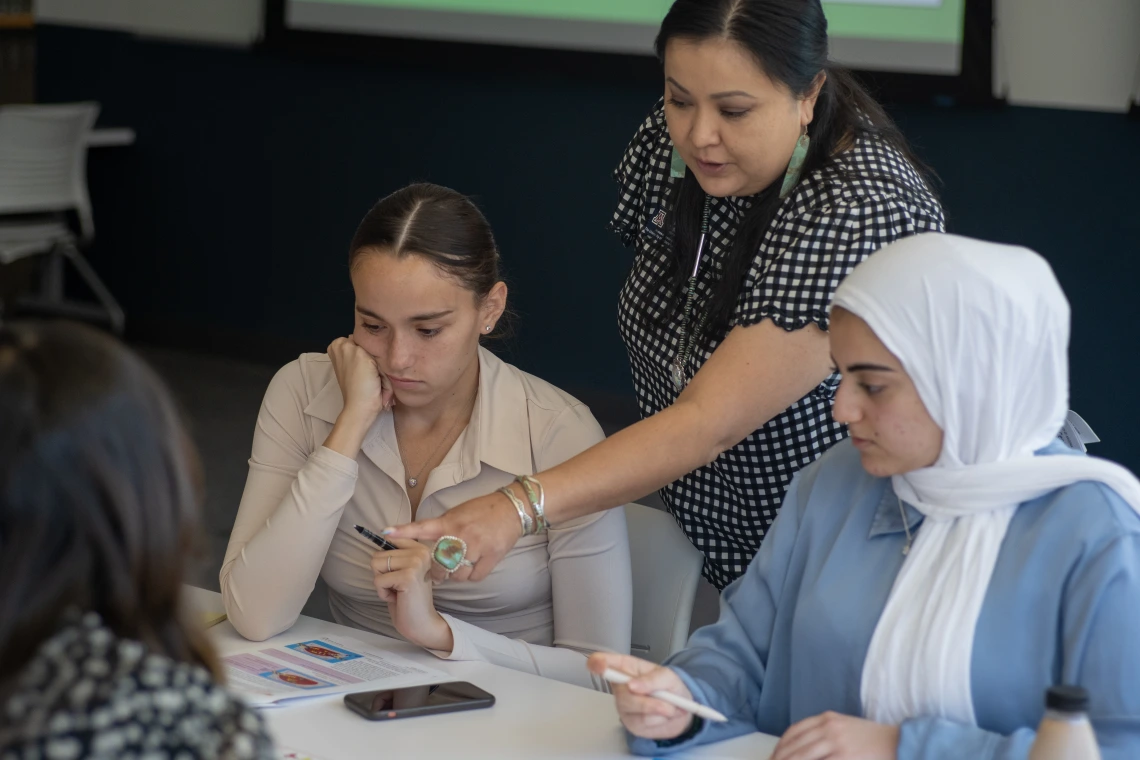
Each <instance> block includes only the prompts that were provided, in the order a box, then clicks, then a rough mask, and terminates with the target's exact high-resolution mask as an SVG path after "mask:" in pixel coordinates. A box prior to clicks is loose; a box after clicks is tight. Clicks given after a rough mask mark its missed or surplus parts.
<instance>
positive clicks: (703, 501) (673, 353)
mask: <svg viewBox="0 0 1140 760" xmlns="http://www.w3.org/2000/svg"><path fill="white" fill-rule="evenodd" d="M657 54H658V57H659V58H660V59H661V61H662V63H663V65H664V74H665V95H664V98H663V100H662V101H660V102H659V103H658V104H657V105H656V106H655V107H654V108H653V109H652V111H651V112H650V114H649V117H648V118H647V119H646V120H645V122H644V123H643V124H642V125H641V127H640V128H639V129H638V130H637V132H636V134H635V135H634V138H633V141H632V142H631V143H630V145H629V148H628V149H627V150H626V152H625V155H624V156H623V158H622V160H621V162H620V164H619V165H618V168H617V171H616V172H615V177H616V179H617V182H618V185H619V189H620V197H619V200H618V207H617V210H616V212H615V214H614V217H613V221H612V223H611V227H612V228H613V229H614V231H615V232H617V233H618V234H619V235H620V236H621V238H622V241H623V242H624V243H625V244H626V245H627V246H629V247H631V248H633V250H634V261H633V267H632V269H631V271H630V274H629V278H628V279H627V281H626V284H625V287H624V288H623V289H622V292H621V297H620V300H619V304H620V305H619V321H620V326H621V332H622V336H623V338H624V340H625V343H626V347H627V349H628V351H629V357H630V364H631V367H632V370H633V380H634V386H635V390H636V392H637V396H638V402H639V404H640V407H641V412H642V415H643V417H644V419H643V420H642V421H641V422H639V423H637V424H635V425H632V426H630V427H629V428H626V429H625V430H623V431H621V432H620V433H617V434H616V435H614V436H613V437H611V438H609V439H608V440H606V441H603V442H602V443H600V444H598V445H596V446H594V447H593V448H591V449H588V450H587V451H585V452H583V453H582V454H580V455H578V456H577V457H575V458H573V459H571V460H569V461H567V462H566V463H564V464H562V465H559V466H558V467H556V468H553V469H551V470H547V471H545V472H540V473H537V475H536V479H537V481H538V482H539V483H541V484H542V486H543V490H544V492H545V493H544V494H537V496H538V498H536V494H535V493H533V492H534V491H536V490H537V489H535V488H534V487H533V486H532V487H531V488H530V491H532V493H530V494H528V493H527V489H526V488H524V487H523V485H525V484H518V485H516V486H514V487H513V488H514V496H515V497H517V498H511V495H510V494H506V493H495V494H492V495H489V496H487V497H483V498H480V499H476V500H473V501H470V502H467V503H465V504H462V505H460V506H458V507H456V508H455V509H453V510H451V511H450V512H448V513H447V514H446V515H444V516H443V517H442V518H439V519H436V520H431V521H427V522H424V523H417V524H414V525H410V526H401V527H400V528H399V529H398V530H397V531H395V533H396V534H397V535H400V536H404V537H412V538H419V539H437V538H440V537H441V536H452V537H458V538H460V539H462V540H463V542H462V543H465V545H466V555H465V557H466V560H467V561H469V562H471V563H473V566H468V565H466V563H464V564H462V565H460V566H459V567H458V569H456V570H455V571H454V573H453V577H454V578H456V579H459V580H463V579H467V578H470V579H472V580H480V579H482V578H483V577H485V576H486V575H487V574H488V573H489V572H490V571H491V570H492V569H493V567H494V565H495V563H497V562H498V560H499V559H500V558H501V557H502V556H503V555H504V554H505V553H506V552H507V551H508V550H509V549H510V547H511V546H512V545H513V544H514V542H515V541H516V540H517V539H518V537H519V535H520V532H522V531H525V530H527V529H528V528H527V527H526V525H527V518H525V517H523V513H524V512H525V513H526V514H527V515H529V516H534V512H535V506H540V507H541V508H542V510H543V511H544V514H545V518H546V520H547V521H548V522H549V524H550V526H551V527H550V529H551V530H557V527H558V525H559V524H560V523H562V522H564V521H566V520H569V519H571V518H573V517H577V516H579V515H583V514H586V513H589V512H593V511H598V510H601V509H606V508H609V507H613V506H615V505H619V504H622V503H623V502H626V501H629V500H632V499H636V498H638V497H640V496H642V495H644V494H645V493H648V492H650V491H652V490H653V489H657V488H660V489H661V495H662V497H663V499H664V500H665V503H666V504H667V505H668V507H669V511H670V512H671V513H672V514H673V515H674V516H675V517H676V519H677V521H678V523H679V524H680V525H681V527H682V528H683V529H684V530H685V532H686V533H687V534H688V536H689V538H690V539H691V540H692V542H693V543H694V544H695V545H696V546H697V548H699V549H700V550H701V551H702V552H703V553H704V555H705V571H704V573H705V577H706V578H707V579H708V580H709V581H711V582H712V583H713V584H714V585H716V586H717V587H718V588H721V589H723V588H724V587H725V586H726V585H727V584H729V583H730V582H732V581H733V580H735V579H736V578H737V577H739V576H740V575H741V574H742V573H743V572H744V570H745V568H746V567H747V566H748V563H749V562H750V561H751V559H752V557H753V555H754V554H755V553H756V551H757V549H758V548H759V546H760V541H761V540H762V539H763V537H764V534H765V532H766V531H767V529H768V527H769V525H771V523H772V520H774V519H775V517H776V513H777V511H778V509H779V507H780V502H781V501H782V499H783V497H784V492H785V490H786V489H787V487H788V484H789V483H790V481H791V478H792V476H793V475H794V474H795V473H796V472H797V471H798V470H799V469H800V468H802V467H804V466H805V465H807V464H809V463H810V462H812V461H814V460H815V459H816V458H817V457H818V456H819V455H820V454H822V453H823V452H824V451H825V450H826V449H827V448H828V447H829V446H831V445H832V444H834V443H835V442H837V441H839V440H841V439H842V438H843V437H845V435H846V431H845V429H844V427H843V426H842V425H840V424H838V423H836V422H835V421H834V420H833V419H832V417H831V412H830V405H831V399H832V397H833V396H834V394H835V390H836V387H837V385H838V379H839V378H838V375H837V373H836V372H835V369H834V367H833V365H832V362H831V359H830V357H829V354H828V339H827V329H828V305H829V303H830V301H831V297H832V293H833V292H834V291H835V288H836V287H837V286H838V285H839V283H840V281H841V280H842V279H843V278H844V277H845V276H846V275H847V273H848V272H850V271H851V269H852V268H854V267H855V265H857V264H858V263H859V262H860V261H862V260H863V259H865V258H866V257H867V256H869V255H871V254H872V253H874V252H875V251H877V250H878V249H879V248H882V247H883V246H884V245H886V244H887V243H890V242H892V241H894V240H897V239H899V238H902V237H905V236H908V235H913V234H916V233H919V232H930V231H937V232H941V231H943V225H944V219H943V215H942V209H941V207H940V206H939V203H938V201H937V199H936V198H935V197H934V195H933V194H932V192H931V190H930V188H929V186H928V184H927V181H926V179H925V178H924V176H923V173H922V171H921V169H919V168H918V167H917V165H916V161H915V160H914V158H913V157H912V155H911V152H910V150H909V149H908V148H907V145H906V142H905V141H904V139H903V137H902V135H901V134H900V133H899V131H898V129H897V128H896V127H895V126H894V125H893V124H892V123H891V121H890V119H889V117H888V116H887V115H886V114H885V113H884V112H883V110H882V108H881V107H880V106H879V105H878V104H877V103H876V102H875V101H874V100H873V99H872V98H871V97H870V96H869V95H868V94H867V93H866V92H865V91H864V90H863V89H862V88H861V87H860V86H859V84H858V83H857V82H856V81H855V80H854V79H853V78H852V77H851V76H850V75H849V74H848V73H847V72H845V71H842V70H840V69H837V68H835V67H833V66H831V65H830V64H829V63H828V40H827V21H826V19H825V18H824V15H823V10H822V8H821V6H820V2H819V0H677V1H676V2H675V3H674V4H673V6H672V8H671V9H670V11H669V13H668V15H667V16H666V18H665V20H664V22H663V23H662V26H661V31H660V34H659V36H658V38H657ZM520 474H530V473H520ZM531 529H533V527H532V528H531ZM445 548H446V547H445ZM452 548H454V545H453V546H452ZM445 564H447V563H446V560H445ZM439 572H440V574H441V575H442V574H443V568H442V567H441V568H440V571H439Z"/></svg>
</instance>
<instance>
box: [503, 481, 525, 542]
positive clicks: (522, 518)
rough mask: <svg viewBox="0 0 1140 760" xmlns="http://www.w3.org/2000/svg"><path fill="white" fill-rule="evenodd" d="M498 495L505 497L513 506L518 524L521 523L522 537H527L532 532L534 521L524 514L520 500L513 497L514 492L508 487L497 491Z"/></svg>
mask: <svg viewBox="0 0 1140 760" xmlns="http://www.w3.org/2000/svg"><path fill="white" fill-rule="evenodd" d="M499 493H501V494H503V495H504V496H506V497H507V498H508V499H510V500H511V504H514V505H515V510H516V511H517V512H518V513H519V522H520V523H522V534H521V535H523V536H529V535H531V534H532V533H533V531H534V520H532V519H531V516H530V515H528V514H527V513H526V508H525V507H524V506H523V502H522V499H520V498H519V497H517V496H515V492H514V491H512V490H511V488H510V486H503V487H502V488H500V489H499Z"/></svg>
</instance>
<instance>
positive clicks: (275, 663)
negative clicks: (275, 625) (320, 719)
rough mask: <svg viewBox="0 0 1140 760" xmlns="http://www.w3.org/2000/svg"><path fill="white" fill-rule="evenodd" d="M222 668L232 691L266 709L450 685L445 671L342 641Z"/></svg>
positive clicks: (265, 652)
mask: <svg viewBox="0 0 1140 760" xmlns="http://www.w3.org/2000/svg"><path fill="white" fill-rule="evenodd" d="M222 663H223V664H224V665H225V669H226V680H227V683H228V685H229V687H230V689H232V690H233V691H235V692H237V693H238V694H240V695H241V696H242V697H244V698H245V699H246V701H248V702H249V703H251V704H254V705H261V706H270V705H279V704H282V703H284V702H288V701H290V700H295V699H306V698H311V697H322V696H328V695H330V694H344V693H347V692H354V691H369V690H371V689H391V688H398V687H403V686H423V685H426V684H432V683H440V682H443V681H448V680H450V679H449V678H448V676H447V674H446V673H444V672H443V671H440V670H436V669H435V668H429V667H426V666H424V665H418V664H416V663H414V662H412V661H411V660H409V659H407V658H405V657H401V656H400V655H398V654H394V653H392V652H385V651H383V650H380V649H375V648H373V647H370V646H368V645H367V644H364V643H363V642H360V641H357V640H356V639H351V638H346V637H341V636H324V637H321V638H319V639H310V640H309V641H300V642H297V643H296V644H287V645H285V646H279V647H269V648H267V649H262V650H259V651H256V652H247V653H245V654H235V655H230V656H229V657H223V658H222Z"/></svg>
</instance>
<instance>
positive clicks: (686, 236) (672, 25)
mask: <svg viewBox="0 0 1140 760" xmlns="http://www.w3.org/2000/svg"><path fill="white" fill-rule="evenodd" d="M675 39H682V40H689V41H700V40H708V39H727V40H732V41H733V42H736V43H738V44H739V45H740V46H741V47H743V48H744V49H745V50H747V51H748V52H749V53H751V54H752V56H753V58H755V60H756V63H757V64H758V65H759V66H760V68H761V69H762V70H763V71H764V73H765V74H767V76H768V77H769V78H770V79H772V80H773V81H775V82H779V83H781V84H783V85H784V86H785V87H787V88H788V89H789V90H790V91H791V92H792V93H793V94H794V95H796V96H797V97H805V96H807V95H808V94H810V93H811V91H812V89H813V88H814V87H815V86H816V83H817V81H818V77H819V75H820V74H824V75H825V76H826V79H825V81H824V83H823V85H822V87H821V88H820V92H819V96H818V98H817V100H816V105H815V115H814V118H813V120H812V123H811V124H810V125H809V127H808V133H809V135H810V136H811V147H810V149H809V150H808V155H807V159H806V161H805V162H804V166H803V170H802V171H803V173H802V176H805V177H806V176H809V175H810V174H812V172H815V171H817V170H819V169H820V168H822V167H823V166H825V165H826V164H827V163H829V162H830V161H831V160H832V157H833V156H834V155H836V154H837V153H841V152H843V151H844V150H846V149H847V148H849V147H850V146H852V145H854V144H855V141H856V140H857V139H858V138H860V137H863V136H873V137H876V138H877V139H879V140H881V141H882V142H885V143H886V144H888V145H890V146H892V147H893V148H895V149H896V150H898V151H899V152H900V153H901V154H902V155H903V156H904V157H906V159H907V160H908V161H910V163H911V165H912V166H914V167H915V170H916V171H918V172H919V174H920V176H924V175H925V173H926V169H925V167H924V165H923V164H922V163H921V162H920V161H919V160H918V159H917V158H916V157H915V156H914V154H913V153H912V152H911V150H910V148H909V146H907V144H906V140H905V139H904V138H903V136H902V133H901V132H900V131H899V129H898V128H897V127H896V126H895V125H894V122H892V121H891V118H890V117H889V116H887V114H886V112H885V111H884V110H883V108H882V106H880V105H879V104H878V103H877V102H875V100H874V98H872V97H871V96H870V95H869V94H868V93H867V91H866V90H865V89H863V87H862V86H861V85H860V84H859V83H858V82H857V81H856V80H855V78H854V77H853V76H852V75H851V74H850V73H849V72H847V71H846V70H844V69H841V68H837V67H834V66H832V65H830V64H829V63H828V41H827V18H826V17H825V16H824V14H823V7H822V6H821V5H820V2H819V0H676V2H674V3H673V6H672V7H671V8H670V9H669V13H668V14H667V15H666V16H665V20H664V21H663V22H662V24H661V31H660V32H659V33H658V35H657V42H656V50H657V57H658V58H659V59H660V60H661V61H662V62H663V63H664V61H665V49H666V47H667V46H668V44H669V42H670V41H672V40H675ZM881 179H883V180H884V181H888V182H889V181H890V178H889V177H882V178H881ZM780 184H781V183H780V182H776V183H774V184H773V185H772V186H771V187H769V188H767V189H766V190H764V191H762V192H761V193H760V194H759V195H758V196H756V198H755V200H754V202H753V204H752V206H751V208H750V209H749V210H748V212H747V213H746V214H745V217H744V219H743V220H742V221H741V223H740V224H739V226H738V228H737V232H736V237H735V241H734V243H733V248H732V251H731V252H730V254H729V257H728V259H727V261H726V262H725V264H724V271H723V272H722V273H721V276H720V277H719V278H718V279H717V282H716V284H715V286H714V288H713V292H712V295H711V297H710V300H709V304H708V307H707V311H706V314H707V317H706V321H705V330H706V331H719V330H725V329H728V327H729V325H730V320H731V317H732V313H733V311H734V309H735V306H736V302H737V299H738V297H739V294H740V288H741V285H742V283H743V280H744V276H745V275H746V274H747V272H748V270H749V268H750V266H751V265H752V262H753V259H754V258H755V256H756V251H757V250H758V249H759V247H760V243H761V242H762V240H763V239H764V234H765V232H766V231H767V230H768V227H769V225H771V223H772V220H773V218H774V217H775V215H776V211H777V210H778V209H779V207H780V204H781V199H780V197H779V191H780ZM704 198H705V192H704V190H702V189H701V186H700V185H699V184H698V183H697V180H696V177H694V176H693V173H692V171H686V172H685V178H684V179H683V180H681V181H679V182H677V183H675V185H674V190H673V203H672V206H673V213H671V214H670V215H669V218H670V220H671V221H670V224H671V225H672V230H671V233H672V234H671V236H670V237H671V240H672V246H673V261H674V263H675V267H674V270H673V273H672V282H673V288H672V293H673V296H672V298H673V304H672V308H671V309H670V310H668V311H667V312H666V314H667V315H672V314H675V313H676V311H677V310H678V309H679V308H680V305H681V302H682V298H681V296H682V295H683V294H684V292H685V286H686V282H687V281H688V278H689V274H690V273H691V272H692V269H693V264H694V258H695V256H696V249H697V240H698V238H699V236H700V219H701V209H702V206H703V205H704Z"/></svg>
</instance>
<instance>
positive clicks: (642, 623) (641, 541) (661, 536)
mask: <svg viewBox="0 0 1140 760" xmlns="http://www.w3.org/2000/svg"><path fill="white" fill-rule="evenodd" d="M625 520H626V524H627V525H628V526H629V554H630V560H631V562H632V563H633V638H632V641H631V646H630V653H631V654H633V655H635V656H637V657H641V658H644V659H646V660H652V661H653V662H662V661H663V660H664V659H665V658H666V657H668V656H669V655H671V654H673V653H674V652H676V651H677V650H679V649H681V648H682V647H683V646H685V642H686V641H688V638H689V622H690V620H691V619H692V616H693V600H694V599H696V596H697V584H698V583H699V582H700V579H701V568H702V567H703V565H704V557H703V555H702V554H701V553H700V552H699V551H698V550H697V549H696V547H694V546H693V545H692V544H691V543H689V539H688V538H686V537H685V534H684V533H682V532H681V529H680V528H679V527H678V526H677V523H676V521H675V520H674V519H673V516H672V515H670V514H669V513H668V512H665V511H662V510H660V509H653V508H652V507H646V506H644V505H642V504H627V505H626V506H625Z"/></svg>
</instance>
